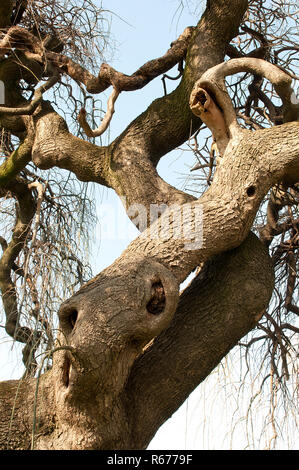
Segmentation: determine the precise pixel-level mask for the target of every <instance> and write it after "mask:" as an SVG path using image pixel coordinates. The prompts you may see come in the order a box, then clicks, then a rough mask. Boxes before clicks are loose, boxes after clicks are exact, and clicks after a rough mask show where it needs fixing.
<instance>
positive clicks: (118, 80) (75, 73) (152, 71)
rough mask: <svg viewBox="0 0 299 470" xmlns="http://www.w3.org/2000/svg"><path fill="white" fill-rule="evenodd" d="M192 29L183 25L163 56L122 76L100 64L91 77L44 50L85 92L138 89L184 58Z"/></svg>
mask: <svg viewBox="0 0 299 470" xmlns="http://www.w3.org/2000/svg"><path fill="white" fill-rule="evenodd" d="M194 29H195V28H194V27H192V26H189V27H187V28H186V29H185V30H184V32H183V33H182V34H181V35H180V36H179V38H178V39H177V40H176V41H174V42H173V43H172V44H171V47H170V49H169V50H168V51H167V52H166V53H165V54H164V56H162V57H159V58H158V59H153V60H150V61H149V62H147V63H145V64H144V65H142V67H140V68H139V69H138V70H136V72H134V73H133V74H132V75H125V74H123V73H121V72H118V71H116V70H115V69H113V68H112V67H111V66H110V65H108V64H102V65H101V68H100V71H99V74H98V76H97V77H95V76H94V75H92V74H91V73H90V72H89V71H87V70H86V69H84V68H83V67H82V66H81V65H79V64H77V63H75V62H74V61H73V60H72V59H70V58H69V57H67V56H65V55H63V54H57V53H55V52H46V57H47V59H49V60H50V61H51V62H52V63H53V64H54V65H55V66H56V67H58V68H59V69H61V70H62V71H64V72H65V73H67V74H68V75H69V76H70V77H72V78H73V79H74V80H76V81H79V82H81V83H83V84H84V85H85V86H86V89H87V91H88V92H89V93H101V92H103V91H105V90H106V89H107V88H109V86H110V85H112V86H113V87H114V88H116V89H117V90H119V91H132V90H139V89H140V88H143V87H144V86H145V85H147V84H148V83H149V82H150V81H151V80H153V79H154V78H156V77H158V76H159V75H161V74H162V73H165V72H167V71H168V70H170V69H171V68H172V67H174V66H175V65H176V64H177V63H179V62H181V61H182V60H183V59H184V58H185V56H186V52H187V48H188V45H189V42H190V39H191V37H192V34H193V31H194Z"/></svg>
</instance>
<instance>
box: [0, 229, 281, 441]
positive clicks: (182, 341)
mask: <svg viewBox="0 0 299 470" xmlns="http://www.w3.org/2000/svg"><path fill="white" fill-rule="evenodd" d="M146 273H148V271H146ZM122 275H123V276H125V275H126V272H125V271H123V272H122ZM107 277H109V276H108V274H107ZM133 281H134V276H132V274H131V273H130V271H129V272H128V273H127V278H126V283H125V284H126V286H125V285H123V283H122V282H120V279H119V277H118V276H114V278H113V277H110V279H106V280H104V279H102V283H101V284H100V285H99V286H98V289H100V290H101V291H102V297H106V303H107V302H108V305H109V310H106V311H105V308H104V307H105V299H102V301H101V302H103V304H102V306H101V309H100V312H101V313H100V314H99V311H98V309H97V314H96V312H95V308H94V303H93V298H94V293H92V292H91V293H90V298H89V299H88V298H87V297H85V305H88V312H89V314H87V311H85V318H84V316H83V315H82V312H81V313H80V309H78V310H79V316H80V315H81V318H78V320H77V324H76V327H75V328H76V329H77V331H75V330H73V333H69V335H68V338H69V343H71V344H72V346H73V347H75V349H76V344H77V345H78V346H79V343H80V344H81V348H78V349H77V350H78V354H75V353H74V355H71V356H70V355H68V354H67V351H59V352H57V353H55V354H57V355H59V357H56V360H55V366H54V368H53V370H52V371H50V372H48V373H47V374H45V375H44V376H42V377H41V378H40V382H39V384H37V383H36V380H31V381H27V382H23V383H22V382H17V381H10V382H4V383H2V384H1V386H0V397H1V403H3V410H4V412H3V415H2V417H1V419H2V427H1V435H0V442H1V448H2V449H5V448H7V447H8V448H28V447H30V446H31V442H32V433H33V435H34V448H36V449H39V448H41V449H112V448H113V449H138V448H145V447H146V446H147V445H148V443H149V441H150V439H151V438H152V437H153V435H154V434H155V432H156V431H157V429H158V428H159V427H160V426H161V424H162V423H163V422H164V421H165V420H166V419H167V418H168V417H169V416H170V415H171V414H172V413H173V412H174V411H175V410H176V409H177V407H178V406H179V405H180V404H181V403H182V402H183V401H184V400H185V399H186V398H187V396H188V395H189V394H190V393H191V391H192V390H193V389H194V388H195V387H196V386H197V385H198V383H200V382H201V381H202V380H203V379H204V378H205V377H206V376H207V375H208V374H209V373H210V372H211V370H212V369H213V368H214V367H215V366H216V365H217V364H218V363H219V361H220V360H221V358H222V357H223V356H224V355H225V354H227V352H228V351H229V350H230V349H231V348H232V347H233V346H234V345H235V344H236V342H237V341H238V340H239V339H240V338H241V337H242V336H244V335H245V334H246V333H247V332H248V331H249V330H251V329H252V328H253V327H254V325H255V324H256V322H257V321H258V319H259V318H260V315H261V314H262V312H263V310H264V309H265V308H266V306H267V304H268V302H269V298H270V296H271V292H272V288H273V268H272V266H271V262H270V259H269V256H268V254H267V252H266V250H265V248H264V247H263V245H262V244H261V243H260V242H259V241H258V239H257V238H256V237H255V236H253V235H250V236H249V237H248V239H247V240H246V241H245V242H244V243H243V244H242V245H241V246H240V247H239V248H237V249H235V250H233V251H231V252H227V253H224V254H222V255H220V256H218V257H216V258H215V259H213V260H211V261H210V262H209V263H207V265H206V266H205V267H204V268H203V269H202V270H201V272H200V274H199V275H198V276H197V278H196V279H195V280H194V281H193V282H192V284H191V285H190V286H189V287H188V288H187V289H186V290H185V291H184V293H183V294H182V296H181V299H180V302H179V305H178V307H177V310H176V313H175V315H174V317H173V320H172V321H171V322H170V325H169V327H168V328H167V329H165V331H164V332H162V333H161V334H160V335H159V334H158V333H157V332H158V331H159V325H158V323H157V322H160V326H161V324H162V325H163V326H164V327H165V319H164V320H163V316H164V313H165V312H162V313H161V314H160V315H159V316H158V317H157V318H153V319H151V318H147V315H148V316H149V313H147V314H146V312H144V314H143V315H141V312H142V309H136V303H137V302H138V301H139V302H140V299H139V297H140V296H141V297H142V292H141V291H140V288H139V289H138V288H137V294H138V295H137V296H136V295H135V300H134V293H133V289H135V290H136V284H135V285H134V283H133ZM105 286H106V287H105ZM114 290H116V292H118V296H117V298H116V299H115V303H114V306H113V305H111V295H112V292H113V291H114ZM127 297H131V310H130V309H128V307H127V308H124V305H125V303H122V304H121V305H120V299H121V298H122V299H126V298H127ZM109 300H110V302H109ZM94 302H96V303H97V304H98V303H99V301H98V299H96V298H94ZM71 308H73V307H71ZM64 313H66V312H64ZM63 315H64V314H63V313H62V314H61V316H62V318H63ZM108 316H109V318H108ZM152 316H153V317H155V315H152ZM166 316H167V312H166ZM103 317H104V318H103ZM159 318H160V319H159ZM167 321H170V320H169V318H166V323H167ZM62 323H63V320H62ZM90 324H92V325H93V327H92V328H90V327H88V325H90ZM149 327H151V328H149ZM65 328H66V327H65ZM65 331H67V329H65ZM154 337H156V338H155V340H154V341H153V342H152V343H149V341H150V340H151V339H152V338H154ZM107 345H109V346H107ZM145 345H147V346H146V348H144V346H145ZM107 347H108V348H109V349H108V350H107ZM82 349H83V351H82ZM69 357H71V359H72V360H73V361H74V362H73V366H72V367H70V362H68V361H69ZM54 359H55V357H54ZM92 364H93V366H92ZM36 391H37V392H38V393H36ZM34 410H35V414H36V419H35V425H34V424H33V416H34ZM11 424H12V426H13V427H12V428H11V431H10V432H9V430H10V426H11ZM8 436H9V440H8Z"/></svg>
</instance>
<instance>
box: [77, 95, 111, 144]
mask: <svg viewBox="0 0 299 470" xmlns="http://www.w3.org/2000/svg"><path fill="white" fill-rule="evenodd" d="M119 94H120V91H118V90H116V89H115V88H114V89H113V91H112V93H111V95H110V97H109V99H108V103H107V111H106V114H105V116H104V118H103V120H102V124H101V125H100V126H99V127H98V128H97V129H95V130H92V129H91V128H90V126H89V124H88V122H87V121H86V111H85V109H84V108H82V109H81V110H80V113H79V115H78V121H79V124H80V125H81V126H82V128H83V129H84V131H85V134H86V135H87V136H88V137H99V136H100V135H102V134H103V133H104V132H105V130H106V129H107V127H108V126H109V124H110V121H111V119H112V116H113V114H114V103H115V101H116V100H117V98H118V96H119Z"/></svg>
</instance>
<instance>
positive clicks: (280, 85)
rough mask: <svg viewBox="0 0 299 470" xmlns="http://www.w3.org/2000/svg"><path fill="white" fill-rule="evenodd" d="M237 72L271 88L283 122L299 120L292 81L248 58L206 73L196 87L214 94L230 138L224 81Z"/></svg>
mask: <svg viewBox="0 0 299 470" xmlns="http://www.w3.org/2000/svg"><path fill="white" fill-rule="evenodd" d="M240 72H250V73H252V74H254V75H259V76H262V77H264V78H266V79H267V80H269V81H270V82H271V83H272V84H273V86H274V89H275V90H276V92H277V94H278V95H279V96H280V98H281V100H282V102H283V106H284V122H288V121H296V120H297V119H298V118H299V104H298V102H297V99H296V96H295V93H294V90H293V88H292V86H291V84H292V79H291V77H290V76H289V75H288V74H287V73H286V72H283V71H282V70H281V69H280V68H279V67H277V66H276V65H273V64H271V63H269V62H267V61H266V60H263V59H255V58H249V57H242V58H237V59H231V60H228V61H227V62H223V63H222V64H219V65H216V66H215V67H212V68H211V69H209V70H208V71H207V72H206V73H204V74H203V75H202V77H201V78H200V80H199V81H198V82H197V84H196V86H197V87H202V88H204V89H206V90H207V91H209V92H212V93H213V94H214V96H215V98H216V102H217V104H218V106H220V108H221V109H222V110H223V113H224V117H225V120H226V123H227V125H228V128H229V129H230V132H231V134H232V136H233V133H234V130H235V129H237V128H238V125H237V123H236V116H235V112H234V109H233V105H232V102H231V100H230V98H229V96H228V92H227V89H226V86H225V83H224V79H225V77H227V76H229V75H234V74H236V73H240Z"/></svg>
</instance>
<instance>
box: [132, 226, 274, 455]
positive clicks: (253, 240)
mask: <svg viewBox="0 0 299 470" xmlns="http://www.w3.org/2000/svg"><path fill="white" fill-rule="evenodd" d="M273 286H274V273H273V266H272V264H271V260H270V257H269V255H268V253H267V250H266V249H265V248H264V247H263V245H262V243H261V242H260V241H259V240H258V239H257V237H255V236H254V235H253V234H250V236H249V237H248V238H247V239H246V241H245V242H244V243H243V244H242V245H241V246H240V247H239V248H237V249H235V250H232V251H230V252H227V253H223V254H221V255H219V256H217V257H215V258H214V259H212V260H211V261H209V262H208V263H207V264H206V265H205V266H204V268H202V269H201V271H200V272H199V274H198V275H197V277H196V278H195V279H194V280H193V281H192V283H191V285H190V286H188V287H187V288H186V289H185V290H184V292H183V293H182V295H181V297H180V302H179V305H178V308H177V311H176V313H175V316H174V319H173V321H172V323H171V325H170V326H169V328H168V329H167V330H166V331H164V332H163V333H162V334H161V335H160V336H158V337H157V338H156V339H155V341H154V343H153V344H152V345H151V346H150V347H149V348H148V349H146V350H145V352H144V353H143V355H141V356H140V357H139V358H138V360H137V361H136V363H135V364H134V366H133V368H132V371H131V374H130V377H129V379H128V382H127V386H126V394H127V399H128V409H129V412H128V416H130V419H131V420H132V429H134V433H133V434H134V439H135V440H134V445H135V448H136V449H138V448H146V446H147V445H148V443H149V442H150V440H151V439H152V438H153V436H154V434H155V432H156V429H157V428H159V427H160V426H161V425H162V424H163V423H164V421H166V419H168V418H169V416H171V414H172V413H174V412H175V411H176V410H177V409H178V407H179V406H180V405H181V404H182V403H183V402H184V401H185V400H186V398H187V397H188V396H189V394H190V393H191V392H192V391H193V390H194V388H195V387H196V386H197V385H198V384H199V383H200V382H201V381H202V380H204V379H205V378H206V377H207V376H208V374H209V373H210V372H211V371H212V370H213V369H214V367H215V366H216V365H217V364H219V362H220V361H221V359H222V358H223V357H224V356H225V355H226V354H227V353H228V352H229V350H230V349H231V348H232V347H234V346H235V345H236V344H237V342H238V341H239V340H240V339H241V338H242V337H243V336H244V335H245V334H246V333H247V332H248V331H249V330H251V329H252V328H253V327H254V326H255V325H256V323H257V322H258V320H259V318H260V313H261V312H262V311H263V310H264V309H265V307H266V306H267V305H268V302H269V299H270V297H271V293H272V290H273ZM216 292H217V296H216V295H215V293H216ZM187 332H188V333H187Z"/></svg>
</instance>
